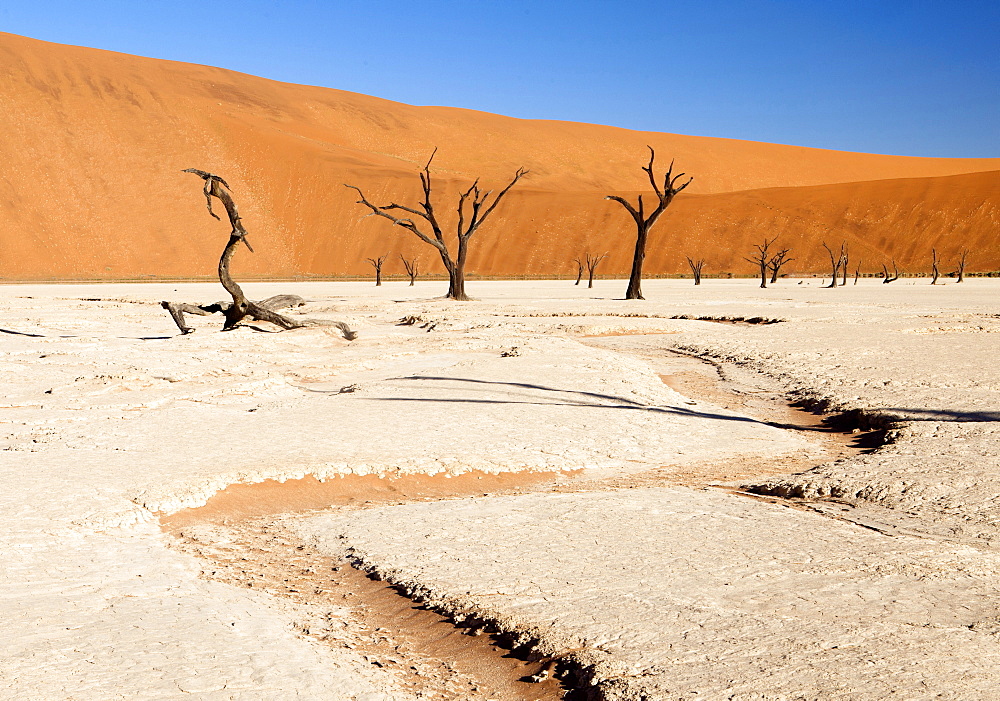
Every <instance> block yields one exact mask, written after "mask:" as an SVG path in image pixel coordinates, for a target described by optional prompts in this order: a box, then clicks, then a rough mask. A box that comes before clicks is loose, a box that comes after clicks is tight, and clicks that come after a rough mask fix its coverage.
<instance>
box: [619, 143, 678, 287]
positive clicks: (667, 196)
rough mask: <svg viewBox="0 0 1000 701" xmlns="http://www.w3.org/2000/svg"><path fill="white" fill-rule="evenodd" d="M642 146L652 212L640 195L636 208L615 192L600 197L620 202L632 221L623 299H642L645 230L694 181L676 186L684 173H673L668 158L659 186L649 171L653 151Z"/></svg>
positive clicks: (649, 147) (672, 164) (650, 226)
mask: <svg viewBox="0 0 1000 701" xmlns="http://www.w3.org/2000/svg"><path fill="white" fill-rule="evenodd" d="M646 148H648V149H649V164H648V165H646V166H644V167H643V170H644V171H646V175H647V176H648V177H649V184H650V185H652V186H653V192H654V193H656V199H657V204H656V207H654V208H653V211H652V212H650V213H649V214H648V215H647V214H646V209H645V205H644V203H643V201H642V195H639V202H638V206H637V207H633V206H632V204H631V203H630V202H629V201H628V200H626V199H624V198H622V197H619V196H618V195H608V196H607V197H605V198H604V199H606V200H614V201H615V202H617V203H618V204H620V205H621V206H622V207H624V208H625V210H626V211H627V212H628V213H629V214H630V215H631V216H632V219H633V220H634V221H635V229H636V237H635V252H634V253H633V254H632V272H631V274H630V275H629V278H628V289H627V290H626V291H625V299H645V297H643V296H642V262H643V260H645V258H646V240H647V237H648V236H649V230H650V229H652V228H653V225H654V224H655V223H656V220H657V219H659V218H660V215H661V214H663V212H664V211H666V209H667V207H669V206H670V203H671V202H673V200H674V197H676V196H677V193H679V192H680V191H681V190H683V189H684V188H686V187H687V186H688V185H690V184H691V181H692V180H694V178H688V180H687V182H686V183H684V184H683V185H680V186H678V185H677V183H678V182H680V179H681V178H682V177H684V175H685V174H684V173H679V174H677V175H674V174H673V173H674V162H673V161H670V167H669V168H667V172H666V174H665V175H664V176H663V185H662V186H661V185H660V184H659V183H657V178H656V175H655V174H654V173H653V161H654V160H655V159H656V152H655V151H654V150H653V147H652V146H647V147H646Z"/></svg>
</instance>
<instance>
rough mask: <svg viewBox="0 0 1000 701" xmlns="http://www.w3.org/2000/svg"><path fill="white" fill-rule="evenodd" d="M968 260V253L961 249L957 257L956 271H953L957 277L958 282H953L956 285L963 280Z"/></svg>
mask: <svg viewBox="0 0 1000 701" xmlns="http://www.w3.org/2000/svg"><path fill="white" fill-rule="evenodd" d="M968 258H969V252H968V251H967V250H966V249H964V248H963V249H962V252H961V253H960V254H959V256H958V270H956V271H955V275H957V276H958V280H956V281H955V283H956V284H958V283H959V282H962V281H963V280H965V263H966V261H967V260H968Z"/></svg>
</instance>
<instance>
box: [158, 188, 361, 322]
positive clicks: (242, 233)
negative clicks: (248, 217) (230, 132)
mask: <svg viewBox="0 0 1000 701" xmlns="http://www.w3.org/2000/svg"><path fill="white" fill-rule="evenodd" d="M184 172H185V173H194V174H195V175H197V176H198V177H199V178H201V179H202V180H204V181H205V188H204V194H205V204H206V205H207V206H208V213H209V214H211V215H212V216H213V217H215V218H216V219H219V220H220V221H221V219H220V217H219V215H217V214H216V213H215V212H214V211H212V198H213V197H214V198H216V199H217V200H219V201H220V202H222V206H223V207H225V208H226V214H227V215H228V216H229V224H230V226H231V227H232V231H231V232H230V234H229V243H227V244H226V247H225V249H223V251H222V257H221V258H220V259H219V282H221V283H222V286H223V287H224V288H226V292H228V293H229V294H230V295H231V296H232V298H233V301H232V302H231V303H230V302H215V303H214V304H205V305H196V304H186V303H183V302H181V303H178V302H167V301H164V302H160V306H161V307H163V308H164V309H166V310H167V311H168V312H170V316H171V318H173V320H174V323H175V324H177V328H179V329H180V330H181V333H182V334H189V333H192V332H193V331H194V329H193V328H191V327H190V326H188V325H187V324H185V323H184V315H185V314H197V315H198V316H207V315H209V314H217V313H221V314H222V315H224V316H225V318H226V321H225V323H224V324H223V326H222V330H223V331H229V330H230V329H233V328H235V327H236V325H237V324H239V323H240V322H241V321H243V320H245V319H250V320H251V321H266V322H268V323H271V324H274V325H275V326H280V327H281V328H282V329H286V330H287V329H298V328H303V327H306V326H334V327H336V328H337V329H339V330H340V332H341V333H342V334H343V335H344V338H346V339H347V340H349V341H350V340H353V339H355V338H357V334H356V333H354V332H353V331H351V329H350V328H349V327H348V326H347V324H345V323H343V322H340V321H319V320H313V319H302V320H296V319H289V318H288V317H286V316H282V315H281V314H278V312H277V311H275V310H276V309H283V308H287V307H292V306H301V305H302V304H305V300H303V299H302V298H301V297H298V296H297V295H277V296H275V297H269V298H268V299H265V300H262V301H260V302H252V301H250V300H249V299H247V297H246V295H245V294H244V293H243V289H242V288H241V287H240V286H239V285H238V284H236V281H235V280H233V278H232V276H231V275H230V274H229V264H230V263H231V262H232V259H233V254H234V253H236V249H237V248H239V245H240V243H243V244H245V245H246V247H247V249H248V250H249V251H250V252H251V253H253V248H252V247H251V246H250V242H249V241H247V239H246V237H247V235H248V234H247V230H246V229H245V228H244V227H243V221H242V219H241V218H240V213H239V210H238V209H237V208H236V203H235V202H234V201H233V198H232V196H231V195H230V194H229V185H228V184H227V183H226V181H225V180H223V179H222V178H220V177H219V176H218V175H213V174H212V173H206V172H205V171H203V170H198V169H197V168H188V169H186V170H184Z"/></svg>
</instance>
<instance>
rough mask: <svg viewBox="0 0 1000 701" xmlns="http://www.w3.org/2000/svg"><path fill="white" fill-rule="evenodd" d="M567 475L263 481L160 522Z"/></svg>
mask: <svg viewBox="0 0 1000 701" xmlns="http://www.w3.org/2000/svg"><path fill="white" fill-rule="evenodd" d="M568 474H570V473H558V472H502V473H499V474H493V473H488V472H480V471H478V470H473V471H470V472H465V473H462V474H460V475H457V476H454V477H447V476H444V475H402V476H399V477H392V478H382V477H378V476H376V475H345V476H343V477H332V478H330V479H328V480H326V481H324V482H320V481H319V480H317V479H316V478H315V477H313V476H312V475H308V476H306V477H304V478H302V479H297V480H286V481H284V482H278V481H276V480H264V481H263V482H257V483H255V484H232V485H230V486H228V487H226V488H225V489H223V490H222V491H220V492H218V493H217V494H215V495H214V496H213V497H212V498H211V499H209V500H208V502H206V503H205V505H204V506H199V507H195V508H191V509H183V510H181V511H178V512H176V513H174V514H170V515H169V516H163V517H161V519H160V522H161V523H162V524H163V526H164V527H166V528H171V529H173V528H179V527H183V526H185V525H187V524H190V523H205V522H213V523H227V522H231V521H239V520H244V519H248V518H254V517H258V516H268V515H276V514H286V513H295V512H300V511H311V510H315V509H324V508H327V507H330V506H349V505H355V504H368V505H375V504H391V503H396V502H404V501H421V500H425V499H444V498H449V497H464V496H481V495H482V494H485V493H491V494H493V493H497V492H504V491H510V490H513V489H519V488H525V487H531V486H534V485H538V484H542V483H545V482H552V481H554V480H555V479H557V478H558V477H560V476H566V475H568Z"/></svg>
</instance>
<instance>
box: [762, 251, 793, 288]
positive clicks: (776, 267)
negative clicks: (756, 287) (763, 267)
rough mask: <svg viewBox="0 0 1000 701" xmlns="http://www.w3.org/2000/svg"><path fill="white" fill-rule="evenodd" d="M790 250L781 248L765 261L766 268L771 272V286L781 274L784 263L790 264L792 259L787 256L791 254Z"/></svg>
mask: <svg viewBox="0 0 1000 701" xmlns="http://www.w3.org/2000/svg"><path fill="white" fill-rule="evenodd" d="M791 250H792V249H790V248H782V249H781V250H780V251H778V252H777V253H775V254H774V255H773V256H771V259H770V260H769V261H767V267H768V269H769V270H770V271H771V284H772V285H773V284H774V283H776V282H777V281H778V274H779V273H780V272H781V268H782V266H784V265H785V264H786V263H791V262H792V261H793V260H795V259H794V258H789V257H788V254H789V253H791Z"/></svg>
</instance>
